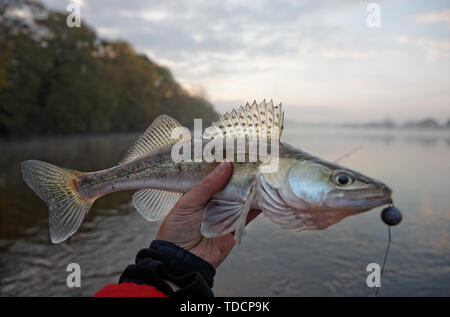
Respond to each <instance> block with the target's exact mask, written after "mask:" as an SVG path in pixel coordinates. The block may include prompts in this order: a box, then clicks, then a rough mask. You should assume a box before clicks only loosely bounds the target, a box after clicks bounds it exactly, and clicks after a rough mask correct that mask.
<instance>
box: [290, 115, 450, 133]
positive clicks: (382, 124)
mask: <svg viewBox="0 0 450 317" xmlns="http://www.w3.org/2000/svg"><path fill="white" fill-rule="evenodd" d="M287 123H288V124H297V125H299V124H300V125H302V126H305V127H334V128H355V129H361V128H363V129H364V128H366V129H385V130H391V129H392V130H449V131H450V119H449V120H448V121H447V122H446V123H444V124H440V123H439V122H438V121H437V120H435V119H432V118H426V119H421V120H417V121H408V122H406V123H403V124H399V123H396V122H394V121H392V120H390V119H388V120H384V121H377V122H363V123H332V122H321V123H320V122H316V123H312V122H308V123H300V122H296V121H292V120H288V121H287Z"/></svg>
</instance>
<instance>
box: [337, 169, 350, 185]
mask: <svg viewBox="0 0 450 317" xmlns="http://www.w3.org/2000/svg"><path fill="white" fill-rule="evenodd" d="M332 179H333V182H334V183H335V184H336V185H338V186H348V185H351V184H353V182H354V178H353V176H352V175H350V174H349V173H347V172H344V171H337V172H335V173H334V174H333V177H332Z"/></svg>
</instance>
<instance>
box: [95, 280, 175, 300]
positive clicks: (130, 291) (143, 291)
mask: <svg viewBox="0 0 450 317" xmlns="http://www.w3.org/2000/svg"><path fill="white" fill-rule="evenodd" d="M95 297H167V295H166V294H164V293H163V292H161V291H160V290H158V289H156V288H155V287H154V286H150V285H146V284H136V283H121V284H108V285H106V286H105V287H103V288H102V289H101V290H99V291H98V292H97V294H95Z"/></svg>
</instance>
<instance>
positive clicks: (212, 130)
mask: <svg viewBox="0 0 450 317" xmlns="http://www.w3.org/2000/svg"><path fill="white" fill-rule="evenodd" d="M283 120H284V114H283V110H282V107H281V103H280V104H279V105H278V106H274V105H273V102H272V100H271V101H270V102H268V103H266V101H265V100H263V101H262V102H261V103H260V104H257V103H256V101H253V104H252V105H250V104H249V103H247V104H246V105H245V107H242V106H241V107H240V108H239V109H237V110H236V109H233V111H231V113H228V112H227V113H225V114H224V115H223V116H220V118H219V120H217V121H216V122H213V123H212V124H211V126H210V127H208V128H206V129H205V131H204V132H203V136H204V138H206V139H213V138H226V137H249V136H262V135H263V134H267V137H268V138H270V137H271V133H276V134H277V136H276V137H277V138H279V137H281V131H282V130H283Z"/></svg>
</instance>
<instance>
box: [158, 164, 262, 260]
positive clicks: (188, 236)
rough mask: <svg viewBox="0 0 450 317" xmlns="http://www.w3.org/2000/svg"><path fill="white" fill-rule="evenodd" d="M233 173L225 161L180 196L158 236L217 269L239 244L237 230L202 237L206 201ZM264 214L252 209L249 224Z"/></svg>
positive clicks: (248, 218)
mask: <svg viewBox="0 0 450 317" xmlns="http://www.w3.org/2000/svg"><path fill="white" fill-rule="evenodd" d="M231 174H232V166H231V163H229V162H221V163H220V164H219V165H218V166H217V167H216V169H215V170H214V171H212V172H211V173H210V174H209V175H208V176H206V177H205V178H204V179H203V180H202V181H201V182H200V183H198V184H197V185H195V186H194V187H193V188H192V189H191V190H190V191H189V192H187V193H186V194H185V195H184V196H183V197H181V198H180V200H179V201H178V202H177V204H176V205H175V206H174V207H173V208H172V210H171V211H170V213H169V214H168V215H167V217H166V219H165V220H164V222H163V223H162V225H161V227H160V228H159V232H158V234H157V236H156V239H158V240H165V241H169V242H172V243H174V244H176V245H178V246H180V247H182V248H184V249H186V250H188V251H190V252H192V253H193V254H195V255H197V256H199V257H201V258H202V259H204V260H205V261H207V262H209V263H211V264H212V265H213V266H214V267H215V268H217V267H218V266H219V265H220V264H221V263H222V262H223V261H224V260H225V258H226V257H227V256H228V254H229V253H230V252H231V250H232V249H233V247H234V245H235V243H236V241H235V240H234V236H233V233H228V234H226V235H224V236H221V237H218V238H212V239H208V238H205V237H203V236H202V234H201V232H200V228H201V225H202V220H203V211H204V209H205V206H206V204H207V203H208V201H209V200H210V199H211V197H212V196H213V195H214V194H215V193H216V192H218V191H219V190H221V189H222V188H223V187H225V185H226V184H227V183H228V179H229V178H230V176H231ZM260 213H261V211H260V210H250V212H249V214H248V217H247V224H248V223H249V222H250V221H252V220H253V219H255V218H256V216H258V215H259V214H260Z"/></svg>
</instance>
